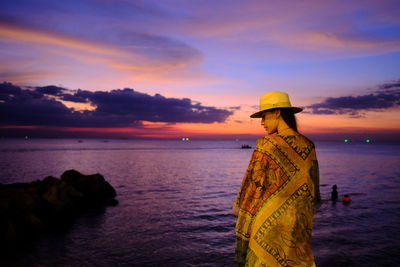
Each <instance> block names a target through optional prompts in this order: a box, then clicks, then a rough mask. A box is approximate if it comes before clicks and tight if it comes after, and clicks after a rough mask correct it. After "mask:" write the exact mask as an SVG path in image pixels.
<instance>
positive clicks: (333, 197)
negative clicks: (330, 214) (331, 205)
mask: <svg viewBox="0 0 400 267" xmlns="http://www.w3.org/2000/svg"><path fill="white" fill-rule="evenodd" d="M337 199H338V192H337V185H334V186H332V193H331V200H332V201H336V200H337Z"/></svg>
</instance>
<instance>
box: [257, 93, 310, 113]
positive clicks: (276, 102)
mask: <svg viewBox="0 0 400 267" xmlns="http://www.w3.org/2000/svg"><path fill="white" fill-rule="evenodd" d="M273 108H290V109H292V110H293V111H294V113H298V112H301V111H302V110H303V109H302V108H299V107H293V106H292V104H290V100H289V96H288V94H287V93H284V92H277V91H272V92H268V93H266V94H263V95H262V96H260V111H258V112H256V113H254V114H252V115H251V116H250V117H251V118H261V116H262V113H263V112H264V111H266V110H269V109H273Z"/></svg>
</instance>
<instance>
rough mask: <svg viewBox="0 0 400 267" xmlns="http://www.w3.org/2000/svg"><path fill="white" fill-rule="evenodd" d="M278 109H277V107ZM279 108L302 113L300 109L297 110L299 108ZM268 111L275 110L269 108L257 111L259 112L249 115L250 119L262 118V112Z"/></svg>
mask: <svg viewBox="0 0 400 267" xmlns="http://www.w3.org/2000/svg"><path fill="white" fill-rule="evenodd" d="M278 108H279V107H278ZM281 108H282V109H283V108H287V109H292V110H293V112H294V113H299V112H302V111H303V109H302V108H299V107H281ZM270 109H276V108H269V109H264V110H261V111H259V112H256V113H254V114H251V115H250V118H261V117H262V114H263V113H264V111H267V110H270Z"/></svg>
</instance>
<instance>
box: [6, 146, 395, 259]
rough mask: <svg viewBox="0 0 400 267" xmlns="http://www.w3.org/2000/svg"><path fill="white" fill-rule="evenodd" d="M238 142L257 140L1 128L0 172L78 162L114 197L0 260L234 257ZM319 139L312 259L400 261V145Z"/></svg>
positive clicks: (26, 174)
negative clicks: (21, 134) (12, 134)
mask: <svg viewBox="0 0 400 267" xmlns="http://www.w3.org/2000/svg"><path fill="white" fill-rule="evenodd" d="M243 144H247V145H250V146H252V147H253V148H254V146H255V140H225V141H220V140H215V141H212V140H211V141H210V140H192V139H191V140H188V141H186V139H185V141H182V140H181V139H178V140H122V139H121V140H114V139H108V140H103V139H81V140H78V139H0V183H15V182H31V181H34V180H38V179H43V178H45V177H47V176H50V175H51V176H54V177H60V176H61V174H62V173H63V172H64V171H66V170H70V169H75V170H78V171H79V172H81V173H83V174H94V173H100V174H102V175H103V176H104V177H105V179H106V180H107V181H108V182H109V183H110V184H111V185H112V186H113V187H114V188H115V189H116V191H117V199H118V201H119V205H117V206H110V207H106V208H104V209H102V210H100V211H99V210H96V211H88V212H87V213H84V214H82V215H80V216H79V217H77V218H76V219H74V220H73V222H72V224H71V226H70V227H69V228H68V230H66V231H65V232H62V233H54V234H49V235H46V236H43V237H41V238H39V239H37V240H35V242H34V243H33V245H32V247H31V248H29V249H28V250H27V251H26V252H24V253H23V254H22V255H19V256H18V257H16V258H10V259H7V260H2V261H3V262H2V263H1V264H0V265H1V266H74V267H76V266H235V264H234V261H233V259H234V249H235V231H234V228H235V220H236V218H235V217H234V216H233V215H232V214H231V206H232V202H233V200H234V198H235V196H236V193H237V191H238V189H239V187H240V184H241V182H242V179H243V176H244V174H245V170H246V168H247V166H248V164H249V160H250V156H251V154H252V152H253V149H241V145H243ZM315 145H316V151H317V156H318V161H319V168H320V169H319V170H320V190H321V196H322V200H323V201H322V204H320V205H319V206H318V207H317V209H316V213H315V217H314V227H313V235H312V249H313V253H314V257H315V261H316V264H317V266H320V267H346V266H371V267H376V266H400V238H399V232H400V144H398V143H379V142H373V141H372V142H369V143H366V142H347V143H345V142H342V141H337V142H322V141H321V142H315ZM333 185H337V187H338V192H339V201H337V202H333V201H331V200H330V195H331V190H332V186H333ZM345 194H347V195H349V196H350V197H351V199H352V201H351V203H350V204H347V205H345V204H343V203H342V201H341V200H340V199H341V198H342V197H343V195H345Z"/></svg>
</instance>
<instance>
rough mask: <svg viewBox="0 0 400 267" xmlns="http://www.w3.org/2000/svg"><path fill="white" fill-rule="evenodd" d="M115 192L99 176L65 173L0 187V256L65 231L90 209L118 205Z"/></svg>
mask: <svg viewBox="0 0 400 267" xmlns="http://www.w3.org/2000/svg"><path fill="white" fill-rule="evenodd" d="M115 196H116V192H115V190H114V188H113V187H112V186H111V185H110V184H109V183H108V182H107V181H105V179H104V177H103V176H101V175H100V174H94V175H83V174H81V173H79V172H78V171H75V170H69V171H66V172H64V174H63V175H62V178H61V179H57V178H55V177H52V176H48V177H46V178H44V179H43V180H41V181H40V180H37V181H34V182H31V183H14V184H0V214H1V216H0V253H8V252H10V251H13V250H15V249H17V248H20V247H21V246H23V245H24V244H26V242H27V241H30V240H33V239H35V238H36V237H37V236H39V235H40V234H42V233H46V232H49V231H50V230H54V229H57V228H60V227H65V226H66V224H69V223H70V222H71V221H72V219H73V218H74V217H76V216H77V215H78V214H79V213H81V212H83V211H84V210H85V209H87V208H92V207H100V206H106V205H116V204H117V203H118V201H117V200H115Z"/></svg>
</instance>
